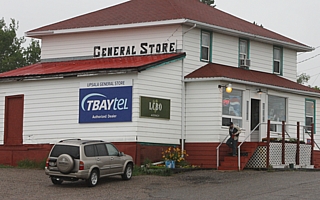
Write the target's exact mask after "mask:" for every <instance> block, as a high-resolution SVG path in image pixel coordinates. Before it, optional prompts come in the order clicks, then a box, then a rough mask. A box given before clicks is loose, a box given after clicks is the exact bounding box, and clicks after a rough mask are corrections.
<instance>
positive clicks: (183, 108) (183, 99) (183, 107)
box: [181, 24, 197, 156]
mask: <svg viewBox="0 0 320 200" xmlns="http://www.w3.org/2000/svg"><path fill="white" fill-rule="evenodd" d="M196 26H197V24H194V25H193V26H192V27H191V28H189V29H188V30H186V31H185V32H183V33H182V51H184V35H185V34H186V33H188V32H189V31H191V30H192V29H194V28H196ZM181 68H182V69H181V90H182V91H181V151H182V152H181V153H182V156H184V155H183V152H184V149H185V132H186V130H185V120H186V119H185V113H186V85H185V81H184V59H183V60H182V66H181Z"/></svg>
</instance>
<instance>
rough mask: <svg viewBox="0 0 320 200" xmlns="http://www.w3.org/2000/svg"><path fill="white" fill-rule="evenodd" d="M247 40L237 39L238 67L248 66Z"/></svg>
mask: <svg viewBox="0 0 320 200" xmlns="http://www.w3.org/2000/svg"><path fill="white" fill-rule="evenodd" d="M249 66H250V60H249V40H246V39H240V40H239V67H245V68H249Z"/></svg>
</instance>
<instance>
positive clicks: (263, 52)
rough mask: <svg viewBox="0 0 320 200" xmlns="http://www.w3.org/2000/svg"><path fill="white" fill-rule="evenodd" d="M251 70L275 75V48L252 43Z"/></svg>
mask: <svg viewBox="0 0 320 200" xmlns="http://www.w3.org/2000/svg"><path fill="white" fill-rule="evenodd" d="M250 60H251V66H250V69H251V70H256V71H262V72H266V73H273V46H272V45H269V44H263V43H261V42H257V41H252V40H251V41H250Z"/></svg>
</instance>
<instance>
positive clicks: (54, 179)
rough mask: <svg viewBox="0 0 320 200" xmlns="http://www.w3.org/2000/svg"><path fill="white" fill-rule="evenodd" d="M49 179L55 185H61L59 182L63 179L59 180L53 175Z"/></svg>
mask: <svg viewBox="0 0 320 200" xmlns="http://www.w3.org/2000/svg"><path fill="white" fill-rule="evenodd" d="M51 181H52V183H53V184H55V185H61V183H62V182H63V180H61V179H59V178H53V177H51Z"/></svg>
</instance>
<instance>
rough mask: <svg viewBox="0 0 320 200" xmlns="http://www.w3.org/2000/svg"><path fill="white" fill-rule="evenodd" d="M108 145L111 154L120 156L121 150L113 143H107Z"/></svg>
mask: <svg viewBox="0 0 320 200" xmlns="http://www.w3.org/2000/svg"><path fill="white" fill-rule="evenodd" d="M106 147H107V149H108V153H109V156H118V155H119V151H118V149H116V148H115V147H114V146H113V145H112V144H106Z"/></svg>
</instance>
